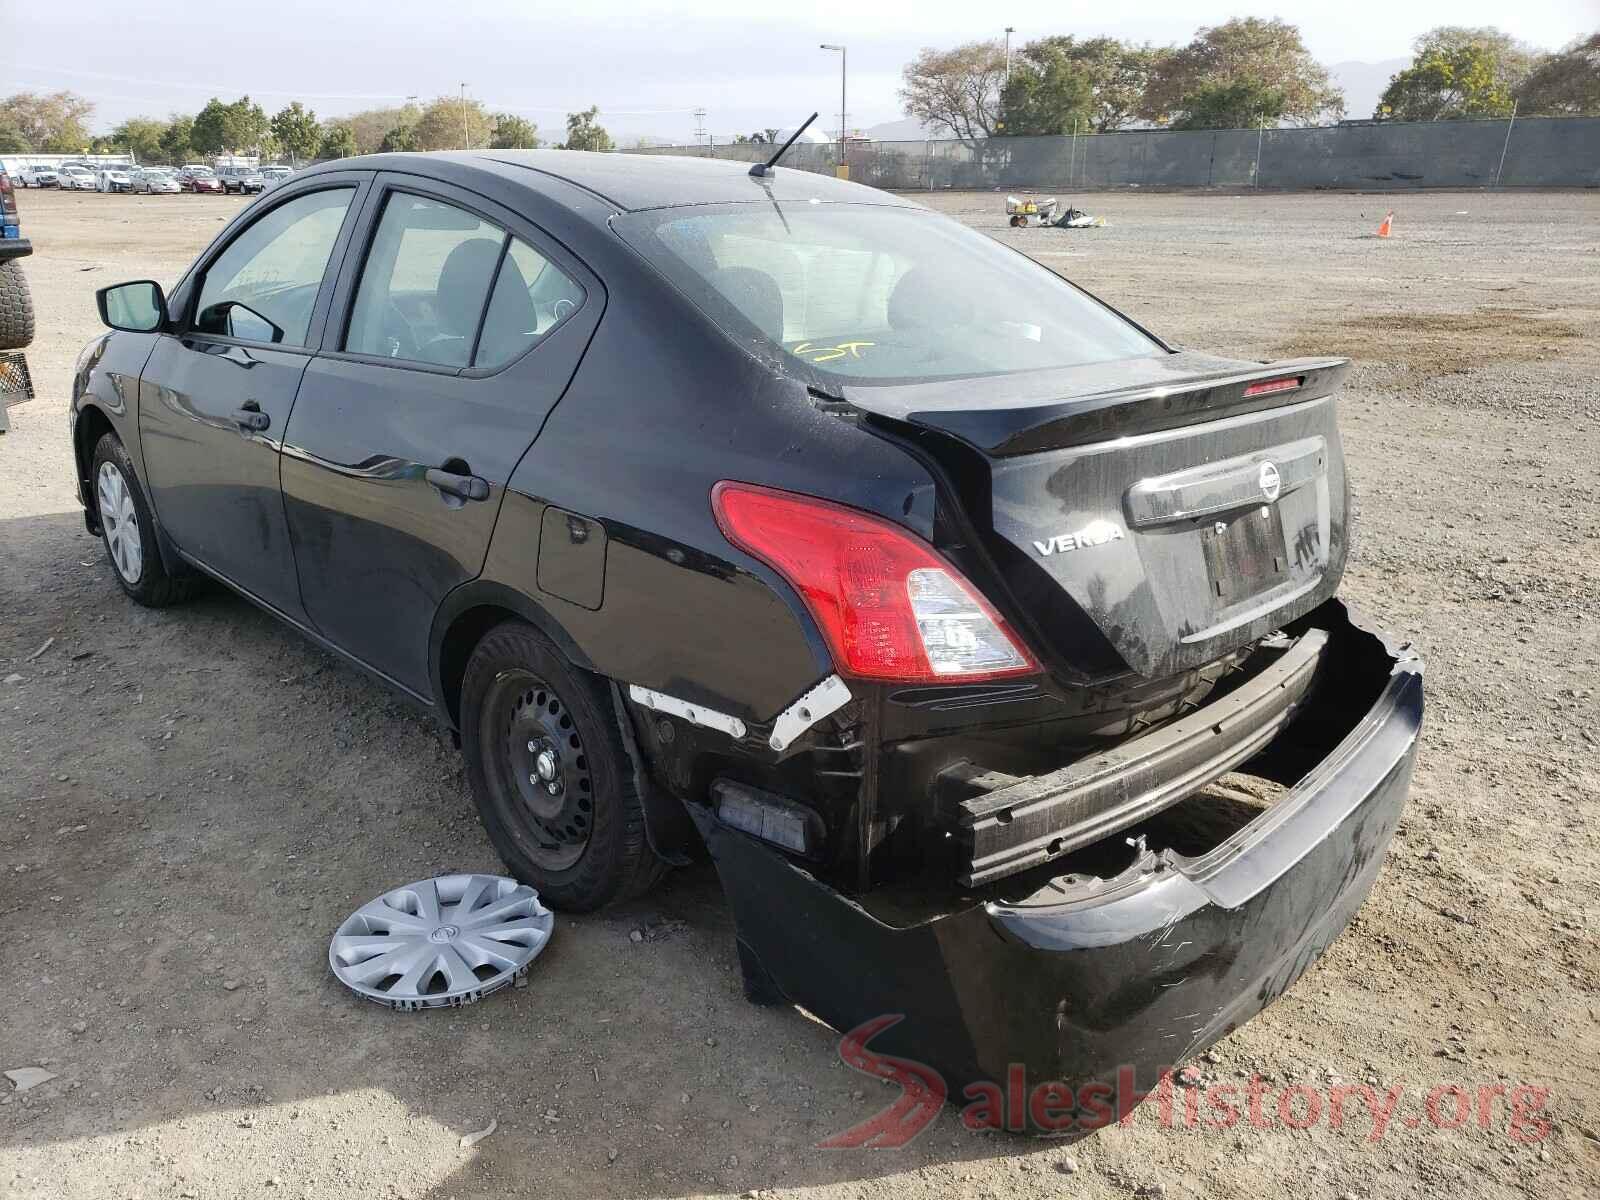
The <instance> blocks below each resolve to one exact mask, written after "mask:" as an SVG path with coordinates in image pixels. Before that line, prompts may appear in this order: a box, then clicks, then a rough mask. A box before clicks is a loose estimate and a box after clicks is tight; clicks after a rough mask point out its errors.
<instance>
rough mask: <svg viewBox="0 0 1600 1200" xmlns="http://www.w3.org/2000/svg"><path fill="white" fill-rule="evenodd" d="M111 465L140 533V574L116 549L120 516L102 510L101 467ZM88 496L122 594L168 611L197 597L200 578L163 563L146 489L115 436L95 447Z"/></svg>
mask: <svg viewBox="0 0 1600 1200" xmlns="http://www.w3.org/2000/svg"><path fill="white" fill-rule="evenodd" d="M108 464H109V465H110V466H112V467H114V468H115V469H116V471H117V473H118V474H119V475H121V477H122V482H123V485H124V486H125V487H126V488H127V494H128V498H129V499H130V500H131V501H132V504H133V521H134V523H135V524H136V526H137V528H138V531H139V545H140V553H139V568H138V570H137V572H133V571H130V569H129V567H128V565H127V557H126V555H125V554H123V555H120V556H119V553H118V552H117V551H116V550H114V549H113V539H114V530H115V528H116V523H117V520H118V517H117V516H115V515H113V514H107V513H106V512H105V511H103V510H104V507H105V504H104V500H103V498H102V495H101V475H102V468H103V467H105V466H106V465H108ZM89 495H90V497H91V498H92V500H93V502H94V504H95V508H96V511H97V512H98V515H99V518H100V541H101V543H102V544H103V545H104V546H105V548H106V560H107V561H108V562H109V563H110V564H111V573H112V574H113V575H114V576H116V580H117V584H118V586H120V587H121V588H122V590H123V591H125V592H127V593H128V595H129V596H130V597H132V598H133V599H134V600H135V601H137V602H138V603H140V604H142V605H144V606H145V607H146V608H166V607H167V606H168V605H171V604H179V603H181V602H183V601H184V600H187V599H188V598H189V597H190V596H191V595H193V594H194V591H195V588H196V587H197V586H198V585H199V582H200V580H199V578H198V577H196V576H194V575H191V574H188V573H184V574H178V575H174V574H171V573H169V572H168V571H167V569H166V565H165V564H164V563H163V562H162V561H161V551H160V550H159V549H158V547H157V544H156V527H155V522H154V521H153V520H152V519H151V517H150V505H149V502H148V501H146V500H145V496H144V487H143V485H142V484H141V483H140V482H139V475H138V472H136V471H135V470H134V469H133V462H132V460H131V459H129V458H128V452H127V451H126V450H124V449H123V447H122V441H121V440H120V439H119V438H118V437H117V435H116V434H114V433H107V434H104V435H103V436H102V437H101V438H100V440H99V442H97V443H96V444H95V448H94V460H93V462H92V463H91V465H90V468H89ZM119 557H120V559H121V561H119ZM130 576H132V578H130Z"/></svg>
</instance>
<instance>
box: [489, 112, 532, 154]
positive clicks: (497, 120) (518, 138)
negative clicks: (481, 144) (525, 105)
mask: <svg viewBox="0 0 1600 1200" xmlns="http://www.w3.org/2000/svg"><path fill="white" fill-rule="evenodd" d="M538 145H539V127H538V126H537V125H535V124H534V123H533V122H532V121H529V120H527V119H526V118H524V117H519V116H517V115H516V114H515V113H495V115H494V132H492V133H491V134H490V135H489V147H490V149H493V150H533V149H535V148H537V146H538Z"/></svg>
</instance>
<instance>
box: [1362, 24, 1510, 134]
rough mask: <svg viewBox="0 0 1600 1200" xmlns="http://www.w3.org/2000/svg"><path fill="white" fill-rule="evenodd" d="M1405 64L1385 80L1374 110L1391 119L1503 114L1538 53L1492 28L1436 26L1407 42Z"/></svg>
mask: <svg viewBox="0 0 1600 1200" xmlns="http://www.w3.org/2000/svg"><path fill="white" fill-rule="evenodd" d="M1411 48H1412V50H1413V51H1414V55H1413V57H1412V60H1411V65H1410V66H1409V67H1407V68H1406V69H1405V70H1404V71H1401V72H1400V73H1399V74H1397V75H1395V76H1394V77H1393V78H1391V79H1390V80H1389V86H1388V88H1386V89H1385V90H1384V93H1383V96H1382V97H1381V98H1380V99H1379V101H1378V110H1377V112H1376V113H1375V114H1374V115H1375V116H1378V117H1380V118H1388V119H1391V120H1396V121H1449V120H1459V119H1461V118H1465V117H1504V116H1509V115H1510V114H1511V105H1512V101H1513V99H1514V98H1515V96H1516V94H1517V91H1518V89H1519V88H1520V87H1521V86H1522V84H1523V83H1524V81H1526V80H1527V79H1528V77H1529V76H1530V75H1531V74H1532V73H1533V70H1534V67H1535V65H1536V63H1537V62H1538V58H1539V56H1538V52H1537V51H1536V50H1534V49H1533V48H1532V47H1530V46H1526V45H1524V44H1523V43H1521V42H1519V41H1517V40H1516V39H1515V38H1513V37H1512V36H1511V35H1510V34H1508V33H1504V32H1502V31H1501V30H1499V29H1495V28H1493V27H1483V28H1469V27H1466V26H1462V25H1441V26H1439V27H1438V28H1437V29H1430V30H1428V32H1427V33H1424V34H1422V35H1421V36H1420V37H1418V38H1417V39H1416V41H1414V42H1412V43H1411Z"/></svg>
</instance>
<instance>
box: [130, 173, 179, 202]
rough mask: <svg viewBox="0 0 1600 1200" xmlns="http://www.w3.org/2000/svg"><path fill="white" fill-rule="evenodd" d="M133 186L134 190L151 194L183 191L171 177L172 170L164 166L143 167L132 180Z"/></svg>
mask: <svg viewBox="0 0 1600 1200" xmlns="http://www.w3.org/2000/svg"><path fill="white" fill-rule="evenodd" d="M133 187H134V190H135V191H138V192H144V193H146V194H147V195H151V196H155V195H165V194H170V193H173V192H181V191H183V189H182V188H181V187H179V186H178V181H177V180H176V179H174V178H173V177H172V172H171V171H168V170H167V169H166V168H165V167H145V168H144V169H143V170H142V171H140V172H139V175H138V177H137V178H136V179H135V180H134V181H133Z"/></svg>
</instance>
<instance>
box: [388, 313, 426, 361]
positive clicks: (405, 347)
mask: <svg viewBox="0 0 1600 1200" xmlns="http://www.w3.org/2000/svg"><path fill="white" fill-rule="evenodd" d="M383 340H384V342H385V344H387V345H389V346H392V347H393V349H392V350H390V351H389V357H390V358H416V357H418V352H419V350H420V349H421V347H420V346H419V345H418V344H417V335H416V331H415V330H413V329H412V328H411V322H410V321H408V320H406V314H405V313H404V312H402V311H401V310H400V306H399V305H398V304H396V303H395V302H394V301H393V300H390V301H388V302H387V303H385V304H384V306H383Z"/></svg>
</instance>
